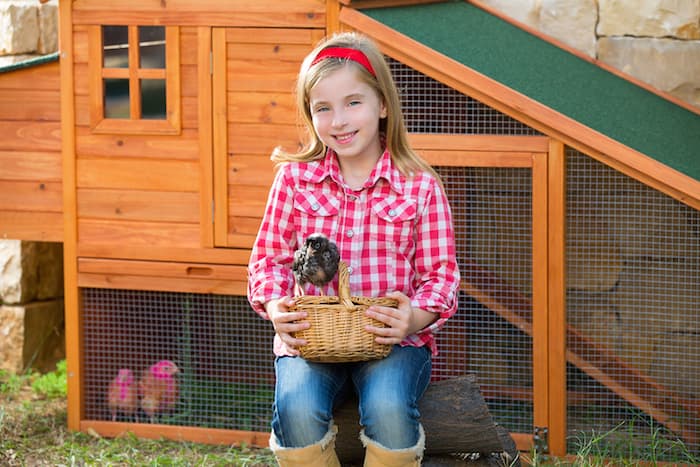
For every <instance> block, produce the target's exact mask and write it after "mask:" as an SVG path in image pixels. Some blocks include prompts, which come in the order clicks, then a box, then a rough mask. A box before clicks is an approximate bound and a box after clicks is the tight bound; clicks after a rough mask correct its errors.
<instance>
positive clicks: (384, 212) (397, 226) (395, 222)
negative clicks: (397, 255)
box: [370, 197, 417, 251]
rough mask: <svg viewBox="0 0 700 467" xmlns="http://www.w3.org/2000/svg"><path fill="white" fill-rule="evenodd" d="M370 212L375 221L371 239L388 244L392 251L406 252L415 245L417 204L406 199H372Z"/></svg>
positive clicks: (371, 230)
mask: <svg viewBox="0 0 700 467" xmlns="http://www.w3.org/2000/svg"><path fill="white" fill-rule="evenodd" d="M370 212H371V216H372V219H373V222H372V225H371V226H370V232H371V235H370V236H371V237H372V239H374V240H375V241H377V242H386V243H388V244H390V245H392V249H400V250H404V251H406V249H409V248H410V247H412V245H413V231H414V225H415V222H416V215H417V203H416V201H415V200H412V199H406V198H396V197H389V198H372V199H371V200H370Z"/></svg>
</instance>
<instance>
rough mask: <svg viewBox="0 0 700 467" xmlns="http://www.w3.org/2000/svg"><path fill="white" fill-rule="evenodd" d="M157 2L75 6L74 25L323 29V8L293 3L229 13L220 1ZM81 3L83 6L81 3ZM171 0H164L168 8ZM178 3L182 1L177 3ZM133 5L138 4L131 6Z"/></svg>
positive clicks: (226, 4) (236, 10)
mask: <svg viewBox="0 0 700 467" xmlns="http://www.w3.org/2000/svg"><path fill="white" fill-rule="evenodd" d="M160 1H161V0H158V3H159V5H158V6H157V7H151V8H148V9H141V8H134V9H132V8H131V5H130V6H129V9H121V10H119V9H117V10H115V9H114V7H113V5H112V7H111V9H110V7H107V6H103V7H102V8H101V9H100V10H101V11H100V10H94V9H93V10H87V9H84V8H82V7H76V8H75V9H74V12H73V16H74V23H75V24H108V23H110V22H111V23H118V24H151V23H152V22H153V18H158V24H162V25H164V26H203V25H209V26H212V27H220V26H224V27H236V26H242V27H261V28H271V27H289V28H293V27H304V28H323V27H324V26H325V16H326V15H325V9H324V8H321V9H318V8H314V9H309V10H306V11H298V9H297V8H294V7H295V6H297V5H296V4H297V3H299V2H298V1H296V0H295V1H294V2H281V3H280V5H284V6H285V7H290V8H294V11H290V10H288V9H286V8H285V9H284V10H282V11H279V10H273V9H270V8H265V9H260V8H257V10H258V11H255V10H256V8H254V7H252V8H250V9H242V8H241V9H239V8H236V9H235V10H230V9H229V8H228V3H229V2H223V3H221V2H220V1H218V2H217V4H216V5H215V6H211V8H210V9H207V8H205V7H204V5H205V4H207V3H209V2H204V1H197V2H190V1H186V2H185V3H187V5H185V6H186V7H191V8H187V9H185V8H179V9H177V10H176V9H175V8H168V10H167V11H164V10H163V9H162V8H160ZM81 3H86V2H85V1H82V2H81ZM172 3H174V2H173V0H168V3H167V4H168V5H171V4H172ZM178 3H182V2H178ZM268 3H269V4H274V3H277V2H257V3H255V4H254V5H256V6H257V5H263V6H265V5H266V4H268ZM133 5H138V3H135V4H133Z"/></svg>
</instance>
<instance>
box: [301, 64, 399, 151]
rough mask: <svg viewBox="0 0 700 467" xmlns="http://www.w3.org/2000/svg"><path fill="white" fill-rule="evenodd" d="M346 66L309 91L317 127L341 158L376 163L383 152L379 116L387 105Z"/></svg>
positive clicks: (313, 119) (311, 108) (314, 122)
mask: <svg viewBox="0 0 700 467" xmlns="http://www.w3.org/2000/svg"><path fill="white" fill-rule="evenodd" d="M357 73H358V72H357V71H356V70H355V69H354V68H353V67H352V66H348V65H345V66H343V67H342V68H339V69H338V70H336V71H333V72H332V73H331V74H329V75H328V76H327V77H325V78H323V79H321V80H320V81H318V82H317V83H316V85H315V86H314V87H313V88H312V89H311V91H310V92H309V107H310V111H311V119H312V121H313V125H314V130H315V131H316V134H317V135H318V137H319V139H320V140H321V141H322V142H323V144H325V145H326V146H327V147H329V148H331V149H333V150H334V151H335V152H336V153H337V154H338V158H339V160H340V161H341V162H342V161H347V162H350V159H352V162H353V163H357V162H363V161H366V162H372V163H374V162H376V161H377V159H378V158H379V157H380V156H381V154H382V146H381V140H380V135H379V119H380V118H385V117H386V106H385V104H384V102H383V100H382V99H380V97H379V96H378V95H377V93H376V91H375V90H374V89H373V88H372V87H370V86H369V85H368V84H367V83H365V82H364V81H362V80H360V79H359V78H358V76H357Z"/></svg>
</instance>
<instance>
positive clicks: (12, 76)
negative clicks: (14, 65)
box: [0, 60, 61, 91]
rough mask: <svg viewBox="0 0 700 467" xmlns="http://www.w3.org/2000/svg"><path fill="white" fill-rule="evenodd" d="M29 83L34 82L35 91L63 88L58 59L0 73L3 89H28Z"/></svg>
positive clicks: (0, 82) (0, 84)
mask: <svg viewBox="0 0 700 467" xmlns="http://www.w3.org/2000/svg"><path fill="white" fill-rule="evenodd" d="M27 83H32V85H31V88H32V89H33V90H35V91H58V90H59V89H60V88H61V81H60V69H59V63H58V60H56V61H55V62H49V63H43V64H41V65H36V66H32V67H29V68H20V69H18V70H13V71H11V72H7V73H2V74H0V88H2V89H16V90H26V89H27Z"/></svg>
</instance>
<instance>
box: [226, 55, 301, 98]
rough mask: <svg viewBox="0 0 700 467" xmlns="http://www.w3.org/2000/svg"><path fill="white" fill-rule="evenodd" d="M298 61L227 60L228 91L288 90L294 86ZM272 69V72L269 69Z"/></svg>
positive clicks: (297, 71)
mask: <svg viewBox="0 0 700 467" xmlns="http://www.w3.org/2000/svg"><path fill="white" fill-rule="evenodd" d="M299 62H300V61H297V62H296V63H294V62H291V61H289V62H277V61H264V60H259V61H255V60H251V59H250V58H248V59H240V60H229V61H228V62H227V75H228V76H229V77H230V79H229V83H228V90H229V91H244V92H247V91H258V92H260V91H265V92H289V91H290V90H292V89H293V88H294V82H295V81H296V78H297V74H298V73H299ZM271 69H274V70H275V72H274V73H270V70H271Z"/></svg>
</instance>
